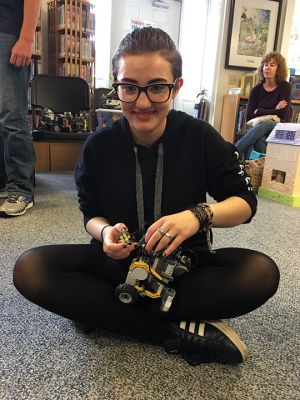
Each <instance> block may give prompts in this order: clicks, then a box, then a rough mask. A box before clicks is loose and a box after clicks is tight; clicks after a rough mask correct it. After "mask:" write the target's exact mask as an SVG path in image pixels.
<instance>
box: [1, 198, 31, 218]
mask: <svg viewBox="0 0 300 400" xmlns="http://www.w3.org/2000/svg"><path fill="white" fill-rule="evenodd" d="M31 207H33V201H31V202H30V203H28V204H27V206H26V207H25V208H24V210H22V211H20V212H18V213H12V212H9V211H5V210H3V211H0V214H1V213H3V214H5V215H7V216H9V217H18V216H19V215H24V214H25V213H26V211H27V210H29V209H30V208H31Z"/></svg>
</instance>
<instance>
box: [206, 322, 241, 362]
mask: <svg viewBox="0 0 300 400" xmlns="http://www.w3.org/2000/svg"><path fill="white" fill-rule="evenodd" d="M203 322H205V323H206V324H209V325H213V326H214V327H215V328H217V329H218V330H219V331H221V332H222V333H223V334H224V335H225V336H227V337H228V339H229V340H230V341H231V342H232V343H233V344H234V345H235V346H236V348H237V349H238V350H239V352H240V353H241V356H242V358H243V362H244V361H246V360H247V359H248V357H249V351H248V348H247V346H246V345H245V343H244V342H243V341H242V340H241V339H240V337H239V336H238V335H237V334H236V333H235V332H234V330H233V329H231V328H230V326H228V325H227V324H225V322H222V321H203Z"/></svg>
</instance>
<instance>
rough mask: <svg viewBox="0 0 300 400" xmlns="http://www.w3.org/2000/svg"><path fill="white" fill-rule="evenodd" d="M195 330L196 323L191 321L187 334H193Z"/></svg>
mask: <svg viewBox="0 0 300 400" xmlns="http://www.w3.org/2000/svg"><path fill="white" fill-rule="evenodd" d="M195 328H196V322H195V321H191V322H190V326H189V332H190V333H195Z"/></svg>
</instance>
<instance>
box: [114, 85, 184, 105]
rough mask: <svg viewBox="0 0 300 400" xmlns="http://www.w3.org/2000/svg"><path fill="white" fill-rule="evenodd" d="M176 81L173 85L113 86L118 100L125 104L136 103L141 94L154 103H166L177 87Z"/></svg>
mask: <svg viewBox="0 0 300 400" xmlns="http://www.w3.org/2000/svg"><path fill="white" fill-rule="evenodd" d="M176 81H177V79H176V80H175V81H174V82H173V83H153V84H151V85H146V86H139V85H134V84H133V83H113V85H112V86H113V88H114V89H115V92H116V94H117V96H118V99H119V100H120V101H122V102H124V103H134V102H135V101H136V100H137V99H138V98H139V95H140V94H141V92H145V93H146V95H147V97H148V99H149V100H150V101H152V103H165V102H166V101H168V100H169V98H170V95H171V91H172V89H174V87H175V86H176Z"/></svg>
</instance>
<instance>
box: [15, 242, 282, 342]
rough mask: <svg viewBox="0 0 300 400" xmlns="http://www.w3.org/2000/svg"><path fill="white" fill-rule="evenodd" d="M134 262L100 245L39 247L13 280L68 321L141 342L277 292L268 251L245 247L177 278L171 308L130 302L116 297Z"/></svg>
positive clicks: (207, 259) (211, 257)
mask: <svg viewBox="0 0 300 400" xmlns="http://www.w3.org/2000/svg"><path fill="white" fill-rule="evenodd" d="M127 269H128V266H125V265H124V262H122V261H121V262H120V261H116V260H112V259H110V258H108V257H107V256H106V255H105V254H104V253H103V251H102V249H101V246H100V245H98V244H73V245H51V246H43V247H38V248H34V249H31V250H28V251H26V252H25V253H24V254H22V255H21V256H20V257H19V259H18V260H17V262H16V265H15V270H14V284H15V286H16V288H17V289H18V290H19V291H20V292H21V293H22V294H23V295H24V296H25V297H26V298H27V299H28V300H30V301H32V302H33V303H36V304H38V305H39V306H41V307H43V308H45V309H47V310H49V311H52V312H54V313H56V314H59V315H61V316H64V317H66V318H69V319H72V320H75V321H81V322H86V323H90V324H93V325H95V326H98V327H102V328H103V329H107V330H110V331H113V332H115V333H119V334H123V335H126V336H131V337H133V338H138V339H140V340H147V341H149V340H150V341H152V342H156V343H162V342H163V341H164V340H166V339H168V338H169V337H170V333H169V321H180V320H198V321H199V320H203V319H220V318H232V317H236V316H239V315H243V314H246V313H248V312H249V311H252V310H254V309H256V308H257V307H259V306H261V305H262V304H263V303H265V302H266V301H267V300H268V299H269V298H270V297H271V296H273V294H274V293H275V292H276V290H277V287H278V283H279V271H278V268H277V266H276V264H275V263H274V261H272V260H271V259H270V258H269V257H268V256H266V255H264V254H262V253H259V252H256V251H252V250H246V249H238V248H224V249H218V250H216V252H215V254H211V253H204V254H203V255H202V256H201V259H200V265H199V267H196V268H195V269H193V270H191V271H190V272H188V273H186V274H184V275H182V276H181V277H180V278H178V282H177V283H176V287H175V289H176V296H175V299H174V302H173V304H172V306H171V309H170V311H169V312H167V313H161V312H158V311H155V310H157V308H156V307H153V306H154V305H155V300H152V299H149V298H141V299H140V300H139V301H138V302H137V303H136V304H134V305H132V306H124V305H122V304H120V303H119V302H118V300H117V299H116V298H115V296H114V289H115V287H116V286H117V285H118V284H120V283H124V282H125V279H126V275H127Z"/></svg>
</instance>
